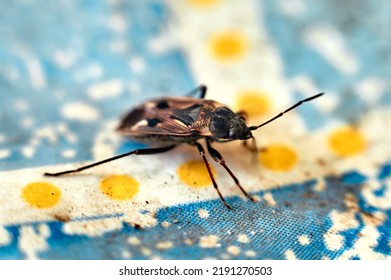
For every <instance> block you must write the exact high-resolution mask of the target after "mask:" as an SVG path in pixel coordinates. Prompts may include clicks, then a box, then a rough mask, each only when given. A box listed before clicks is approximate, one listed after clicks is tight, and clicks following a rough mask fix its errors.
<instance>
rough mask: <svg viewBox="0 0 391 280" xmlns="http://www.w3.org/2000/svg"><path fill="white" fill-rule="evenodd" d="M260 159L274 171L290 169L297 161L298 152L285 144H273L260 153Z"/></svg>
mask: <svg viewBox="0 0 391 280" xmlns="http://www.w3.org/2000/svg"><path fill="white" fill-rule="evenodd" d="M259 161H260V163H261V164H262V165H263V166H265V167H266V168H268V169H270V170H272V171H279V172H284V171H289V170H290V169H292V168H293V167H294V166H295V165H296V163H297V161H298V158H297V154H296V152H295V151H294V150H293V149H292V148H290V147H288V146H285V145H280V144H273V145H270V146H268V147H266V148H265V149H263V150H262V151H261V152H260V153H259Z"/></svg>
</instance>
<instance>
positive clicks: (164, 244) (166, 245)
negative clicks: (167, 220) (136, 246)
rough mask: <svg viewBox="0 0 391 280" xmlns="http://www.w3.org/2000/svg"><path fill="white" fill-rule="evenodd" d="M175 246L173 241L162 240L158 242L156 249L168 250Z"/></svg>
mask: <svg viewBox="0 0 391 280" xmlns="http://www.w3.org/2000/svg"><path fill="white" fill-rule="evenodd" d="M173 246H174V244H173V243H172V242H171V241H166V242H164V241H162V242H159V243H157V244H156V249H160V250H166V249H170V248H172V247H173Z"/></svg>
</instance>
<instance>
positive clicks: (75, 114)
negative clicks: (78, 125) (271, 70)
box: [61, 101, 99, 122]
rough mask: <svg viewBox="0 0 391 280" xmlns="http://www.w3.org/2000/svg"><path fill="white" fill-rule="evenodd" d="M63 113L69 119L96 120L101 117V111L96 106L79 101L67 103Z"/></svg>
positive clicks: (62, 110)
mask: <svg viewBox="0 0 391 280" xmlns="http://www.w3.org/2000/svg"><path fill="white" fill-rule="evenodd" d="M61 113H62V115H63V116H64V117H65V118H67V119H69V120H75V121H83V122H88V121H94V120H96V119H97V118H98V117H99V112H98V110H97V109H96V108H95V107H93V106H91V105H89V104H86V103H83V102H78V101H75V102H71V103H67V104H65V105H64V106H63V107H62V109H61Z"/></svg>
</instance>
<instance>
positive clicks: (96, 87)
mask: <svg viewBox="0 0 391 280" xmlns="http://www.w3.org/2000/svg"><path fill="white" fill-rule="evenodd" d="M123 89H124V84H123V82H122V81H121V80H109V81H105V82H102V83H98V84H93V85H91V86H89V87H88V89H87V94H88V96H89V97H91V98H92V99H96V100H101V99H106V98H111V97H116V96H118V95H120V94H121V92H122V91H123Z"/></svg>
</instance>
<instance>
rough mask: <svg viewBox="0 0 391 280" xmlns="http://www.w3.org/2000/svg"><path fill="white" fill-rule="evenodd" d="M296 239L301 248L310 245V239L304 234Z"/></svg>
mask: <svg viewBox="0 0 391 280" xmlns="http://www.w3.org/2000/svg"><path fill="white" fill-rule="evenodd" d="M298 239H299V242H300V244H301V245H303V246H305V245H308V244H310V238H309V237H308V235H305V234H303V235H300V236H299V237H298Z"/></svg>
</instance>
